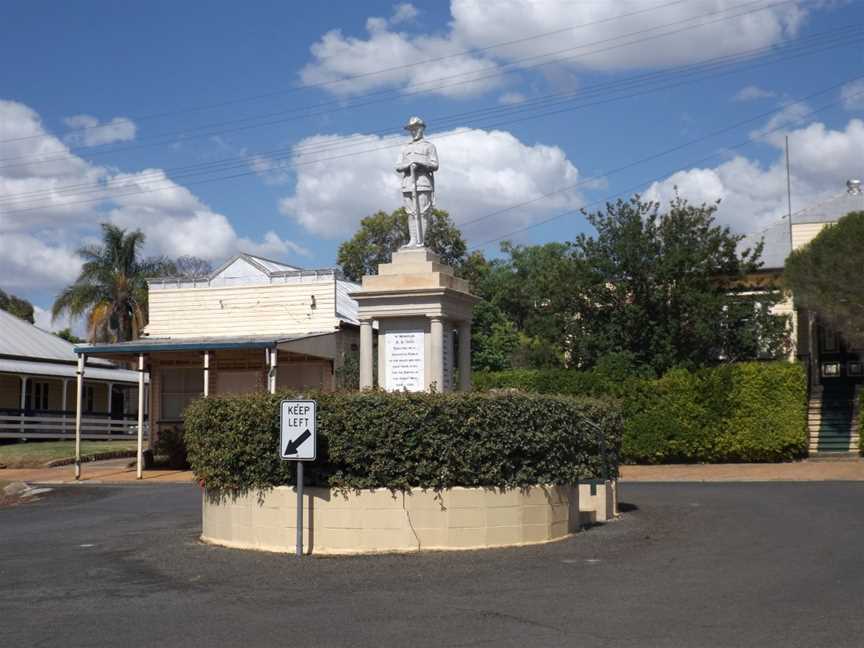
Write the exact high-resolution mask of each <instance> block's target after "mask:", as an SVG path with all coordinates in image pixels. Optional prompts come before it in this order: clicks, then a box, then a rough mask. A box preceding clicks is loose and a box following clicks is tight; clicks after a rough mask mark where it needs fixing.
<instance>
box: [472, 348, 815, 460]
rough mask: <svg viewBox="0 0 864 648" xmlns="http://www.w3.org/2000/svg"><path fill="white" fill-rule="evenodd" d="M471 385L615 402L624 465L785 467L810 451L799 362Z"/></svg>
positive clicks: (532, 373) (526, 375) (485, 379)
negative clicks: (752, 464) (621, 423)
mask: <svg viewBox="0 0 864 648" xmlns="http://www.w3.org/2000/svg"><path fill="white" fill-rule="evenodd" d="M541 374H542V375H541ZM568 374H569V375H568ZM475 385H478V386H481V388H487V389H488V388H492V387H510V388H514V387H515V388H519V389H524V390H525V391H539V392H544V393H550V392H557V393H564V394H570V395H585V394H588V395H593V396H600V395H603V394H607V395H612V396H615V397H618V398H620V401H621V405H622V411H623V415H624V439H623V443H622V451H621V452H622V461H624V462H627V463H670V462H730V461H784V460H790V459H796V458H799V457H803V456H805V455H806V453H807V433H806V408H807V403H806V401H807V387H806V374H805V372H804V370H803V368H802V367H801V366H800V365H798V364H792V363H784V362H771V363H758V362H745V363H738V364H729V365H721V366H718V367H715V368H711V369H701V370H698V371H693V372H691V371H687V370H684V369H675V370H672V371H670V372H669V373H667V374H666V375H664V376H662V377H661V378H659V379H645V378H631V379H625V380H619V381H609V380H608V379H606V378H605V377H604V376H603V375H602V374H599V373H598V372H580V371H574V370H552V371H545V370H519V371H514V372H497V373H489V374H483V375H478V376H476V377H475Z"/></svg>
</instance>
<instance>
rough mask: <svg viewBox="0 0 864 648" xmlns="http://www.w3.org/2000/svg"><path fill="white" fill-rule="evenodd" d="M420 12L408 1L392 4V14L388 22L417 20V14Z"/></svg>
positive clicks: (392, 23)
mask: <svg viewBox="0 0 864 648" xmlns="http://www.w3.org/2000/svg"><path fill="white" fill-rule="evenodd" d="M419 13H420V12H419V11H418V10H417V7H415V6H414V5H413V4H411V3H410V2H400V3H399V4H397V5H394V6H393V15H392V16H390V24H391V25H398V24H400V23H408V22H414V21H415V20H417V15H418V14H419Z"/></svg>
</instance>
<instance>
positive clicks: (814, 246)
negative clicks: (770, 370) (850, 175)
mask: <svg viewBox="0 0 864 648" xmlns="http://www.w3.org/2000/svg"><path fill="white" fill-rule="evenodd" d="M862 249H864V211H859V212H851V213H849V214H847V215H846V216H844V217H843V218H841V219H840V220H838V221H837V224H836V225H834V226H832V227H825V228H824V229H822V231H821V232H819V234H818V235H817V236H816V238H814V239H813V240H812V241H810V243H808V244H807V245H805V246H804V247H802V248H799V249H798V250H795V251H794V252H792V254H791V255H790V256H789V258H788V259H787V260H786V267H785V270H784V280H785V281H786V284H787V286H788V287H789V288H790V289H791V290H792V294H793V295H794V296H795V302H796V304H797V305H798V306H803V307H804V308H807V309H809V310H811V311H815V312H817V313H819V317H820V319H822V320H823V321H824V322H826V323H828V324H829V325H831V328H833V329H835V330H837V331H838V332H840V333H841V334H842V335H843V337H844V338H845V339H846V341H847V342H849V343H850V344H851V345H852V346H864V276H862V273H861V250H862Z"/></svg>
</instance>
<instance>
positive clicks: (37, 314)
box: [33, 304, 87, 338]
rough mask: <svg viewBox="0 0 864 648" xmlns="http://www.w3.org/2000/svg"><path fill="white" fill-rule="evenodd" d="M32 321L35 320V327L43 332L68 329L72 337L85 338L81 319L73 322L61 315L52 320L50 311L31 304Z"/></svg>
mask: <svg viewBox="0 0 864 648" xmlns="http://www.w3.org/2000/svg"><path fill="white" fill-rule="evenodd" d="M33 319H34V320H36V326H38V327H39V328H41V329H43V330H45V331H50V332H51V333H56V332H57V331H62V330H63V329H66V328H68V329H71V330H72V335H77V336H78V337H80V338H86V337H87V327H86V326H85V323H84V320H83V319H74V320H73V319H70V318H69V316H68V315H61V316H60V317H58V318H57V319H56V320H53V319H52V318H51V311H50V309H47V308H42V307H41V306H37V305H36V304H33Z"/></svg>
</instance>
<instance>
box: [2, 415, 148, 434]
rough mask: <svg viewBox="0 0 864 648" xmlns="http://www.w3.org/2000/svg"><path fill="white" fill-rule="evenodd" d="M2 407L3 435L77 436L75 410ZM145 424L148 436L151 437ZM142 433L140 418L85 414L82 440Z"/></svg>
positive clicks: (82, 423) (82, 419)
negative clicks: (139, 423)
mask: <svg viewBox="0 0 864 648" xmlns="http://www.w3.org/2000/svg"><path fill="white" fill-rule="evenodd" d="M13 412H16V410H0V438H5V439H20V438H23V437H27V438H30V439H67V438H71V439H74V438H75V412H51V413H47V412H36V413H33V414H27V413H24V414H22V413H21V410H17V412H16V413H13ZM147 427H148V426H147V423H146V422H145V423H144V436H145V437H146V436H147ZM137 433H138V418H137V417H128V416H127V417H118V418H110V417H108V416H107V415H106V416H93V415H84V416H82V417H81V438H82V439H116V438H118V437H126V436H134V435H136V434H137Z"/></svg>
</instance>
